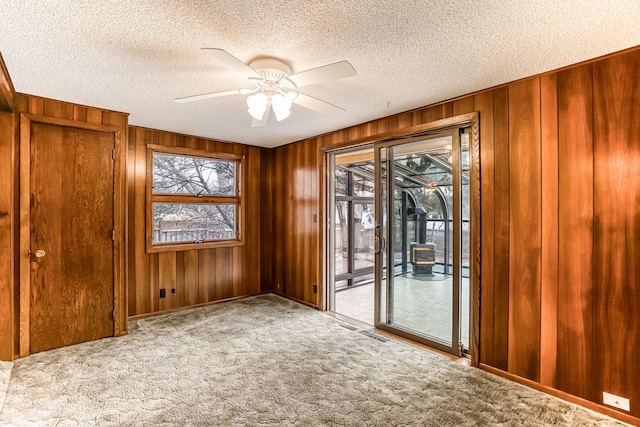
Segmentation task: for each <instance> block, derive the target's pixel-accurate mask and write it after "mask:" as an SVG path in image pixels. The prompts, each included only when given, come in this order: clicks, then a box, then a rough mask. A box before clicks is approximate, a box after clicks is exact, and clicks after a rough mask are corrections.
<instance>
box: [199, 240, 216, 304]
mask: <svg viewBox="0 0 640 427" xmlns="http://www.w3.org/2000/svg"><path fill="white" fill-rule="evenodd" d="M212 253H213V249H200V250H198V302H199V303H200V304H202V303H205V302H209V301H212V300H213V294H212V293H210V289H211V288H213V286H214V268H215V265H214V263H213V262H212V261H213V256H212Z"/></svg>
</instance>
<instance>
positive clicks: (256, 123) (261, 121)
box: [251, 103, 271, 128]
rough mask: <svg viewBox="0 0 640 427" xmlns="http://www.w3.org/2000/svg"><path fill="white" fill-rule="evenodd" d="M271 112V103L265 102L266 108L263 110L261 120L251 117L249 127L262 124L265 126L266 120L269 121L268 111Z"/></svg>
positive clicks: (256, 126)
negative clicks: (251, 120)
mask: <svg viewBox="0 0 640 427" xmlns="http://www.w3.org/2000/svg"><path fill="white" fill-rule="evenodd" d="M270 112H271V104H270V103H269V104H267V109H266V110H264V114H263V115H262V120H256V119H253V122H251V127H252V128H259V127H262V126H265V125H266V124H267V122H268V121H269V113H270Z"/></svg>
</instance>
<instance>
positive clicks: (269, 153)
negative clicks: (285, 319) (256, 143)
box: [253, 148, 276, 291]
mask: <svg viewBox="0 0 640 427" xmlns="http://www.w3.org/2000/svg"><path fill="white" fill-rule="evenodd" d="M275 152H276V150H275V149H265V148H263V149H261V150H260V160H261V169H260V194H261V198H260V205H261V206H262V212H261V215H260V229H261V232H260V251H261V256H260V272H261V278H262V281H261V283H260V290H261V291H270V290H274V289H275V283H274V279H275V275H274V268H273V264H274V261H273V247H272V244H273V234H272V233H273V230H274V228H275V215H274V211H275V184H274V178H275V170H274V167H273V165H274V163H275V162H274V159H275V156H274V153H275ZM255 266H256V264H254V265H253V267H254V268H255Z"/></svg>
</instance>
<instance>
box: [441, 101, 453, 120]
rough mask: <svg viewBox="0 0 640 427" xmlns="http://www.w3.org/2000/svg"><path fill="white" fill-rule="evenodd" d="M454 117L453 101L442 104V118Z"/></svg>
mask: <svg viewBox="0 0 640 427" xmlns="http://www.w3.org/2000/svg"><path fill="white" fill-rule="evenodd" d="M447 117H453V102H445V103H444V104H442V118H443V119H446V118H447Z"/></svg>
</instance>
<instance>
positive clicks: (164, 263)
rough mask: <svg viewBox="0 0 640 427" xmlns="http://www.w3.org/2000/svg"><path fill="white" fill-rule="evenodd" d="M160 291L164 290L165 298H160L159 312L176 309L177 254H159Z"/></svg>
mask: <svg viewBox="0 0 640 427" xmlns="http://www.w3.org/2000/svg"><path fill="white" fill-rule="evenodd" d="M158 289H159V290H160V289H164V290H165V292H166V297H165V298H160V297H158V298H159V310H161V311H164V310H170V309H172V308H176V306H177V305H176V294H175V293H173V292H172V290H175V289H176V254H175V252H164V253H160V254H158Z"/></svg>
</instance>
